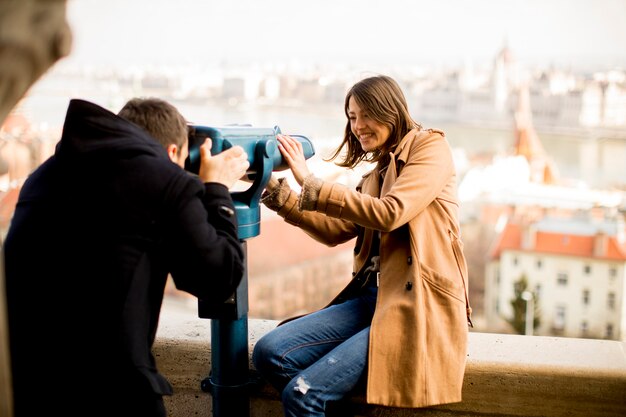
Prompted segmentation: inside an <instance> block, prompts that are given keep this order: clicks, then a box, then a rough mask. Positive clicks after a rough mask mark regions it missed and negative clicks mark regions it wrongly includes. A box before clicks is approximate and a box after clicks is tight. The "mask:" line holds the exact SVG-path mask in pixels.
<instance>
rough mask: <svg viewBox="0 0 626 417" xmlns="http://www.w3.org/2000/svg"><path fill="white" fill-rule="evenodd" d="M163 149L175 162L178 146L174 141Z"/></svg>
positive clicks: (176, 160)
mask: <svg viewBox="0 0 626 417" xmlns="http://www.w3.org/2000/svg"><path fill="white" fill-rule="evenodd" d="M165 149H166V150H167V155H168V156H169V157H170V159H171V160H172V162H174V163H177V162H178V151H179V149H178V146H176V145H175V144H174V143H170V144H169V145H167V148H165Z"/></svg>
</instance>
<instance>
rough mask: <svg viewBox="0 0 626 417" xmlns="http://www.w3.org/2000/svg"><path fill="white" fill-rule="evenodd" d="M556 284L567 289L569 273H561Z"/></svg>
mask: <svg viewBox="0 0 626 417" xmlns="http://www.w3.org/2000/svg"><path fill="white" fill-rule="evenodd" d="M556 283H557V284H558V285H559V286H561V287H565V286H566V285H567V272H559V273H558V274H557V276H556Z"/></svg>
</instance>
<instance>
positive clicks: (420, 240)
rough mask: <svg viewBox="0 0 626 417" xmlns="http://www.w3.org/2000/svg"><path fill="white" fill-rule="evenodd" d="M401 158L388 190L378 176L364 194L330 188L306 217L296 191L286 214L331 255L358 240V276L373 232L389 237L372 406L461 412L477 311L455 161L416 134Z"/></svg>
mask: <svg viewBox="0 0 626 417" xmlns="http://www.w3.org/2000/svg"><path fill="white" fill-rule="evenodd" d="M393 156H394V157H393V158H391V162H390V165H389V167H388V169H387V173H386V174H385V179H384V182H383V184H382V188H381V187H379V186H380V184H379V178H380V176H379V175H378V174H379V173H378V171H377V170H374V171H372V172H370V173H368V174H366V175H365V176H364V177H363V180H362V181H361V183H360V184H359V186H358V187H357V190H356V191H355V190H351V189H348V188H347V187H345V186H343V185H340V184H334V183H327V182H324V183H323V184H322V188H321V190H320V192H319V196H318V202H317V209H316V211H301V210H299V208H298V196H297V195H296V193H295V192H294V191H291V192H290V195H289V198H288V199H287V201H286V203H285V204H284V205H283V206H282V207H281V208H280V209H279V210H278V214H279V215H280V216H282V217H283V218H284V219H285V221H287V222H289V223H291V224H294V225H296V226H298V227H300V228H301V229H302V230H304V231H305V232H306V233H308V234H309V235H311V236H312V237H313V238H315V239H316V240H318V241H320V242H322V243H324V244H327V245H329V246H334V245H337V244H340V243H343V242H345V241H347V240H349V239H352V238H354V237H357V240H356V246H355V256H354V273H353V275H354V274H356V271H359V270H360V268H361V267H362V266H363V264H364V263H365V262H366V261H367V258H368V255H369V253H370V246H371V242H372V236H373V235H372V233H373V230H380V231H381V241H380V287H379V291H378V299H377V304H376V311H375V313H374V318H373V320H372V325H371V331H370V346H369V362H368V378H367V402H368V403H371V404H380V405H385V406H394V407H426V406H432V405H437V404H444V403H452V402H459V401H461V389H462V385H463V376H464V372H465V360H466V352H467V334H468V323H470V324H471V321H470V313H471V309H470V306H469V302H468V298H467V295H468V294H467V265H466V262H465V258H464V255H463V247H462V242H461V240H460V239H459V224H458V216H457V212H458V203H457V199H456V173H455V168H454V164H453V159H452V154H451V151H450V147H449V145H448V143H447V141H446V139H445V138H444V136H443V134H442V132H439V131H436V130H424V131H418V130H412V131H411V132H410V133H409V134H407V135H406V136H405V137H404V138H403V139H402V141H401V142H400V144H399V145H398V147H397V148H396V150H395V152H394V154H393ZM379 190H381V191H380V196H379ZM357 225H360V226H362V227H359V226H357ZM353 282H354V281H353ZM349 290H350V284H348V287H346V289H344V291H342V293H341V294H340V295H339V296H338V297H337V298H335V300H333V302H335V301H336V300H338V299H339V298H340V297H341V296H342V295H344V294H345V293H346V292H347V291H349ZM333 302H331V304H332V303H333Z"/></svg>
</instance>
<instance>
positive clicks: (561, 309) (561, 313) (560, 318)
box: [554, 306, 565, 330]
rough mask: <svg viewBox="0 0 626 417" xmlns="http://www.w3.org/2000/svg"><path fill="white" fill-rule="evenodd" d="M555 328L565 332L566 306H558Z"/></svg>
mask: <svg viewBox="0 0 626 417" xmlns="http://www.w3.org/2000/svg"><path fill="white" fill-rule="evenodd" d="M554 328H555V329H556V330H563V329H564V328H565V306H556V314H555V315H554Z"/></svg>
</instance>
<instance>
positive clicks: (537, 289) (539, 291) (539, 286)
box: [534, 284, 541, 301]
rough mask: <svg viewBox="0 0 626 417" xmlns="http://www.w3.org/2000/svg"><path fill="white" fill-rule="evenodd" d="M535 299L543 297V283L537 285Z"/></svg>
mask: <svg viewBox="0 0 626 417" xmlns="http://www.w3.org/2000/svg"><path fill="white" fill-rule="evenodd" d="M534 292H535V300H537V301H539V298H541V284H537V285H535V291H534Z"/></svg>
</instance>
